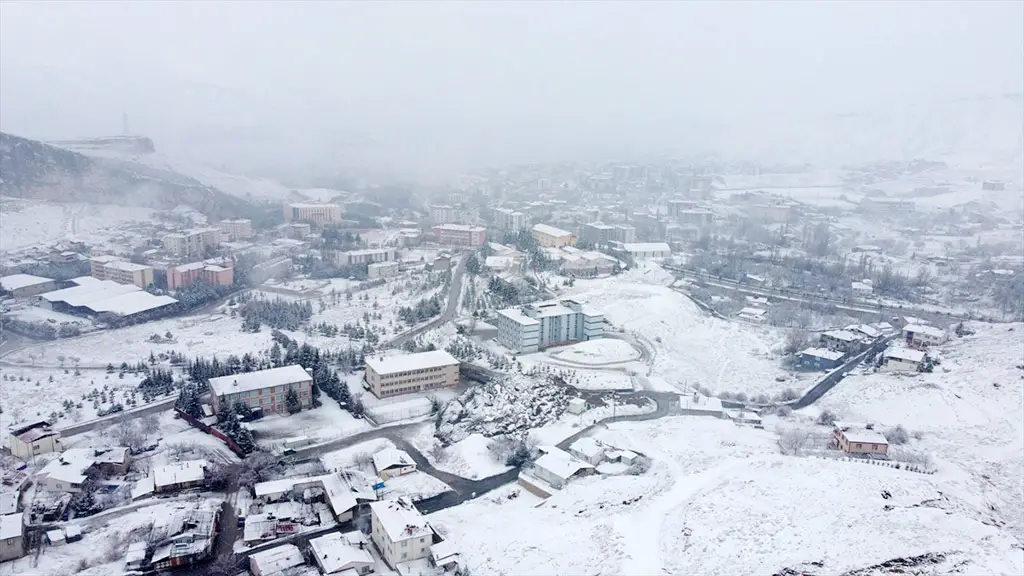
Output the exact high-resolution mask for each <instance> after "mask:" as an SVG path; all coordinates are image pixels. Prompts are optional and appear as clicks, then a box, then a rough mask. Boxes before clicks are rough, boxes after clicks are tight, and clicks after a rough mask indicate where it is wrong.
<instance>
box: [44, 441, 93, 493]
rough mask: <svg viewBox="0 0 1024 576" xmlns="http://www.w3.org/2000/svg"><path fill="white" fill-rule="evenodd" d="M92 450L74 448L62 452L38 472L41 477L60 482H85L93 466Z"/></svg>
mask: <svg viewBox="0 0 1024 576" xmlns="http://www.w3.org/2000/svg"><path fill="white" fill-rule="evenodd" d="M91 456H92V450H86V449H84V448H72V449H70V450H65V451H64V452H61V453H60V454H59V455H58V456H57V457H56V458H54V459H53V460H50V461H49V462H48V463H47V464H46V466H44V467H43V469H42V470H40V471H39V472H37V473H36V476H38V477H40V478H52V479H53V480H57V481H59V482H67V483H68V484H71V485H78V484H81V483H82V482H85V479H86V472H88V471H89V468H91V467H92V465H93V462H94V460H93V459H92V458H91Z"/></svg>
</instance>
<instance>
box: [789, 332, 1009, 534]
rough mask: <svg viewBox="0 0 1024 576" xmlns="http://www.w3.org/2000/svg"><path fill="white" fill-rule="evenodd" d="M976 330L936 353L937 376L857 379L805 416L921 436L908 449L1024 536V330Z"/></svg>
mask: <svg viewBox="0 0 1024 576" xmlns="http://www.w3.org/2000/svg"><path fill="white" fill-rule="evenodd" d="M970 328H971V329H974V330H976V331H977V334H976V335H974V336H967V337H964V338H962V339H955V340H953V341H952V342H950V343H948V344H946V345H944V346H941V347H940V348H938V349H937V350H936V351H935V352H936V353H938V354H939V355H940V356H941V360H942V363H941V364H940V365H938V366H936V367H935V371H934V372H933V373H931V374H914V375H897V374H891V373H877V374H868V375H856V376H854V375H851V376H848V377H847V378H846V379H844V380H843V382H842V383H841V384H839V386H836V388H835V389H833V390H832V391H831V392H829V393H828V394H826V395H825V396H824V397H823V398H822V399H821V400H820V401H818V402H817V403H816V404H815V406H813V407H812V408H809V409H807V410H806V412H809V413H810V414H811V415H814V414H816V413H817V412H818V411H820V410H824V409H828V410H831V411H832V412H834V413H835V414H836V415H837V417H838V418H840V419H842V420H850V421H863V422H873V423H875V424H877V425H879V426H884V427H892V426H897V425H902V426H904V427H905V428H906V429H907V430H909V431H910V432H911V434H912V435H913V434H915V433H919V434H920V435H921V439H920V440H916V439H913V440H911V441H910V443H909V445H908V446H907V447H901V448H905V449H910V450H914V451H917V452H922V453H926V454H931V455H932V456H933V457H934V458H935V460H936V466H937V468H938V474H936V478H939V479H942V480H943V481H944V482H947V483H948V485H949V486H950V488H951V489H952V488H958V489H961V490H964V491H968V492H970V493H973V494H975V495H976V498H977V503H978V504H979V505H981V504H984V505H991V506H993V507H994V509H995V510H997V511H998V513H999V514H1000V517H1001V518H1003V520H1005V521H1006V522H1007V523H1008V524H1009V525H1010V526H1011V527H1012V528H1013V530H1014V531H1015V533H1016V534H1017V535H1018V537H1024V488H1022V486H1021V483H1020V471H1021V470H1022V469H1024V421H1022V420H1021V414H1022V413H1024V384H1022V382H1024V380H1022V379H1021V376H1022V375H1024V371H1022V369H1021V368H1019V367H1018V365H1019V364H1020V363H1021V361H1022V358H1021V350H1022V347H1024V342H1022V330H1024V325H1022V324H970ZM1011 329H1012V331H1011ZM802 412H805V411H802Z"/></svg>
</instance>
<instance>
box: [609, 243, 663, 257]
mask: <svg viewBox="0 0 1024 576" xmlns="http://www.w3.org/2000/svg"><path fill="white" fill-rule="evenodd" d="M619 246H620V247H621V249H622V251H623V252H625V253H626V254H629V257H630V258H633V259H634V260H647V259H654V258H668V257H669V256H671V255H672V248H670V247H669V245H668V244H666V243H665V242H640V243H629V244H621V245H619Z"/></svg>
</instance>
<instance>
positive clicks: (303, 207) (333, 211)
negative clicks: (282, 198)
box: [284, 203, 345, 226]
mask: <svg viewBox="0 0 1024 576" xmlns="http://www.w3.org/2000/svg"><path fill="white" fill-rule="evenodd" d="M344 215H345V213H344V211H343V210H342V209H341V206H339V205H337V204H306V203H286V204H285V205H284V221H285V222H293V221H298V222H310V223H312V224H319V225H321V226H323V225H325V224H337V223H339V222H341V220H342V218H343V217H344Z"/></svg>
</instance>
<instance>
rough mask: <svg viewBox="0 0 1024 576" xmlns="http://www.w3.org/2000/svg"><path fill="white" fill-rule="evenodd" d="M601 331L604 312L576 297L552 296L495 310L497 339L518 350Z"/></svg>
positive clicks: (575, 339)
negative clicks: (570, 298)
mask: <svg viewBox="0 0 1024 576" xmlns="http://www.w3.org/2000/svg"><path fill="white" fill-rule="evenodd" d="M603 335H604V314H602V313H600V312H596V311H593V310H590V309H588V308H585V307H584V306H583V305H582V304H580V303H579V302H577V301H575V300H551V301H549V302H538V303H534V304H527V305H525V306H522V307H521V308H508V309H506V310H499V311H498V342H501V343H502V344H503V345H504V346H505V347H506V348H509V349H511V350H514V351H516V352H519V353H524V354H525V353H530V352H536V351H538V350H541V349H543V348H547V347H549V346H557V345H560V344H568V343H571V342H579V341H582V340H593V339H595V338H600V337H601V336H603Z"/></svg>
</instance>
